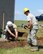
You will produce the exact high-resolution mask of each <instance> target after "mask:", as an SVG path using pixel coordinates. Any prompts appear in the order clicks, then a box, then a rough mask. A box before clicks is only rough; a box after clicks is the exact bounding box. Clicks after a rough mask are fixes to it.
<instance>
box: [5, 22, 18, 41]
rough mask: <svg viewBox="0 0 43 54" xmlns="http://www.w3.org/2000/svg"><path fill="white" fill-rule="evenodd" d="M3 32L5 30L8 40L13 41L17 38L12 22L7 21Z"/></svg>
mask: <svg viewBox="0 0 43 54" xmlns="http://www.w3.org/2000/svg"><path fill="white" fill-rule="evenodd" d="M5 32H6V39H8V40H11V41H13V40H15V39H17V38H18V31H17V26H16V25H15V24H13V23H12V22H11V21H8V22H7V25H6V29H5Z"/></svg>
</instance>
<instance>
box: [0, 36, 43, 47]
mask: <svg viewBox="0 0 43 54" xmlns="http://www.w3.org/2000/svg"><path fill="white" fill-rule="evenodd" d="M38 44H39V45H42V46H43V37H40V38H38ZM25 45H28V43H27V41H26V40H20V41H13V42H12V41H0V48H14V47H24V46H25Z"/></svg>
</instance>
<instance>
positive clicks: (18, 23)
mask: <svg viewBox="0 0 43 54" xmlns="http://www.w3.org/2000/svg"><path fill="white" fill-rule="evenodd" d="M26 23H27V21H21V20H20V21H19V20H15V24H16V25H17V26H18V25H21V24H26ZM39 24H43V21H39ZM18 30H19V31H21V32H27V33H28V29H24V28H21V27H18ZM37 36H38V37H43V27H41V28H39V30H38V32H37Z"/></svg>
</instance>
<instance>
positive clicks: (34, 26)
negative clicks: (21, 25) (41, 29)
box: [24, 8, 38, 51]
mask: <svg viewBox="0 0 43 54" xmlns="http://www.w3.org/2000/svg"><path fill="white" fill-rule="evenodd" d="M24 14H25V15H26V16H27V21H28V23H27V25H26V26H27V27H28V28H29V29H30V32H29V35H28V38H27V40H28V43H29V44H30V46H31V51H37V50H38V44H37V37H36V33H37V31H38V21H37V19H36V18H35V16H34V15H32V14H31V13H30V11H29V9H28V8H24Z"/></svg>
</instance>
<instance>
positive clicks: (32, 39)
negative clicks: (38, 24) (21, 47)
mask: <svg viewBox="0 0 43 54" xmlns="http://www.w3.org/2000/svg"><path fill="white" fill-rule="evenodd" d="M37 31H38V29H34V28H32V29H31V30H30V32H29V35H28V37H27V41H28V43H31V44H32V45H37V36H36V33H37Z"/></svg>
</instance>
